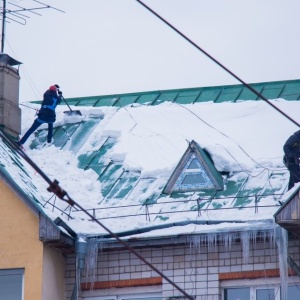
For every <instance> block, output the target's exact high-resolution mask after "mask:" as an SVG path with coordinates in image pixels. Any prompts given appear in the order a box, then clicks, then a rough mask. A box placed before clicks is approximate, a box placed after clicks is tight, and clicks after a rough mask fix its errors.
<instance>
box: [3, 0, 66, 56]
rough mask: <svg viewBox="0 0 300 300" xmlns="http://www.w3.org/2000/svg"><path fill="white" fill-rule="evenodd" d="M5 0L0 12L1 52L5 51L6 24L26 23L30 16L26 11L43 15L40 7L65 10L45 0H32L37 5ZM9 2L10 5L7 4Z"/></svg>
mask: <svg viewBox="0 0 300 300" xmlns="http://www.w3.org/2000/svg"><path fill="white" fill-rule="evenodd" d="M2 1H3V6H2V7H0V9H2V11H1V12H0V18H2V35H1V52H2V53H3V51H4V40H5V24H6V22H7V23H10V22H11V21H12V22H16V23H19V24H21V25H26V20H27V19H29V18H30V16H28V15H27V14H26V13H32V14H36V15H38V16H41V14H39V13H37V12H36V10H40V9H46V8H52V9H54V10H57V11H60V12H63V13H64V11H63V10H60V9H58V8H55V7H53V6H50V5H48V4H45V3H43V2H40V1H37V0H32V1H33V2H36V3H38V6H37V7H23V6H20V5H17V4H15V3H12V2H7V1H6V0H2ZM7 4H8V5H7Z"/></svg>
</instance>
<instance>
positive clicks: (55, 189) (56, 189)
mask: <svg viewBox="0 0 300 300" xmlns="http://www.w3.org/2000/svg"><path fill="white" fill-rule="evenodd" d="M0 137H1V138H2V140H3V141H5V142H6V143H7V144H8V145H9V147H10V148H12V149H14V150H15V151H16V152H17V153H18V154H19V155H20V156H21V157H23V158H24V160H25V161H26V162H27V163H28V164H29V165H30V166H31V167H32V168H33V169H34V170H35V171H36V172H37V173H38V174H39V175H40V176H41V177H42V178H43V179H44V180H45V181H46V182H47V183H48V184H49V187H48V188H47V190H48V192H52V193H54V194H55V195H56V196H57V197H58V198H60V199H61V200H63V201H65V202H67V203H68V204H69V205H70V206H71V207H74V208H78V209H80V210H82V211H83V212H84V213H85V214H86V215H87V216H88V217H90V218H91V219H92V220H93V221H95V222H96V223H97V224H98V225H99V226H101V227H102V228H103V229H104V230H105V231H107V232H108V233H109V234H110V235H111V236H112V237H113V238H115V239H116V240H117V241H118V242H119V243H120V244H122V245H123V246H124V247H125V248H126V249H127V250H128V251H130V252H131V253H133V254H134V255H135V256H137V257H138V258H139V259H140V260H141V261H142V262H144V263H145V264H146V265H147V266H149V267H150V268H151V269H152V270H153V271H155V272H156V273H157V274H158V275H160V276H161V277H162V278H164V279H165V280H166V281H167V282H168V283H170V284H171V285H172V286H173V287H174V288H176V289H177V290H178V291H180V292H181V293H182V294H183V295H184V296H185V297H187V298H188V299H190V300H194V298H193V297H192V296H191V295H188V294H187V293H186V292H185V291H184V290H183V289H182V288H181V287H179V286H178V285H177V284H176V283H175V282H173V281H172V280H171V279H169V278H168V277H167V276H166V275H164V274H163V273H162V272H161V271H159V270H158V269H157V268H156V267H155V266H154V265H152V264H151V263H150V262H148V261H147V260H146V259H145V258H144V257H142V256H141V255H140V254H139V253H138V252H137V251H135V250H134V249H133V248H132V247H131V246H129V245H128V244H127V243H126V242H124V241H123V240H122V239H120V238H119V236H118V235H117V234H115V233H114V232H112V231H111V230H110V229H109V228H108V227H106V226H105V225H104V224H102V223H101V222H100V221H99V220H98V219H96V218H95V217H94V216H93V215H92V214H90V213H89V212H88V211H87V210H86V209H84V208H83V207H82V206H81V205H80V204H78V203H77V202H75V201H74V200H73V199H72V198H71V197H70V196H69V195H68V193H67V192H66V191H65V190H63V189H62V188H61V187H60V186H59V182H58V181H57V180H56V179H55V180H54V181H53V182H52V181H51V180H50V178H49V177H48V176H47V175H46V174H45V173H44V172H43V171H42V170H41V169H40V168H39V167H38V166H37V165H36V164H35V163H34V162H33V161H32V160H31V159H30V158H29V156H27V154H26V153H25V152H24V151H23V150H22V149H20V148H19V146H18V145H17V144H16V143H15V142H14V141H13V140H12V139H11V138H10V137H9V135H8V134H7V133H5V132H4V131H3V130H2V129H0Z"/></svg>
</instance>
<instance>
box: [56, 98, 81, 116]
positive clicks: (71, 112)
mask: <svg viewBox="0 0 300 300" xmlns="http://www.w3.org/2000/svg"><path fill="white" fill-rule="evenodd" d="M61 97H62V99H63V100H64V101H65V103H66V104H67V105H68V108H69V110H68V111H64V114H66V115H67V116H82V114H81V112H80V110H72V108H71V107H70V105H69V104H68V102H67V101H66V99H65V98H64V97H63V95H61Z"/></svg>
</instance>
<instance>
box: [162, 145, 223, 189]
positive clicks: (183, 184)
mask: <svg viewBox="0 0 300 300" xmlns="http://www.w3.org/2000/svg"><path fill="white" fill-rule="evenodd" d="M200 190H223V179H222V176H221V174H220V173H219V172H218V171H217V170H216V168H215V166H214V164H213V162H212V161H211V159H210V158H209V156H208V155H207V154H206V153H205V151H204V150H203V149H201V147H200V146H199V145H198V144H197V143H196V142H195V141H192V142H191V143H190V144H189V147H188V149H187V150H186V152H185V153H184V155H183V157H182V158H181V160H180V162H179V164H178V166H177V167H176V168H175V171H174V172H173V174H172V176H171V178H170V179H169V181H168V183H167V185H166V187H165V190H164V192H166V193H172V192H187V191H200Z"/></svg>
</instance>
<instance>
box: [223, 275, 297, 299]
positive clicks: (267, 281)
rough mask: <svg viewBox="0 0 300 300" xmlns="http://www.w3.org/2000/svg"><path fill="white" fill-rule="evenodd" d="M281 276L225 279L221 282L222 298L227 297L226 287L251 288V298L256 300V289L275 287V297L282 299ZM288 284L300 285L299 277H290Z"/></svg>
mask: <svg viewBox="0 0 300 300" xmlns="http://www.w3.org/2000/svg"><path fill="white" fill-rule="evenodd" d="M280 285H281V281H280V278H278V277H276V278H259V279H251V280H248V279H239V280H224V281H222V282H221V289H222V300H224V299H225V289H228V288H250V300H256V290H258V289H271V288H274V289H275V299H274V300H280ZM288 285H291V286H292V285H300V278H299V277H289V278H288Z"/></svg>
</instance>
